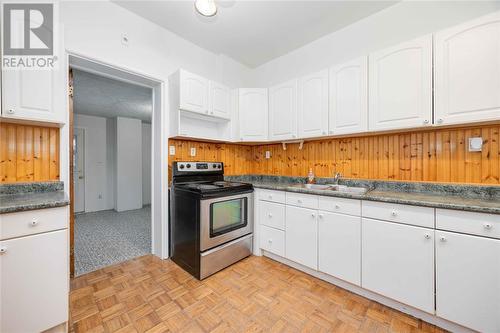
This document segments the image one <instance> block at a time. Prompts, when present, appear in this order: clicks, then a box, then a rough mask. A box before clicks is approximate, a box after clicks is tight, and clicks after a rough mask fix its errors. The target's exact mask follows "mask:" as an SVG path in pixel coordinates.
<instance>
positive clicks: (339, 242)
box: [318, 212, 361, 286]
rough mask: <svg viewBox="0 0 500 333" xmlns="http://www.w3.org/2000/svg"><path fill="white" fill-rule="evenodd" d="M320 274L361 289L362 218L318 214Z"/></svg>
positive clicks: (324, 213)
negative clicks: (331, 276) (328, 275)
mask: <svg viewBox="0 0 500 333" xmlns="http://www.w3.org/2000/svg"><path fill="white" fill-rule="evenodd" d="M318 238H319V240H318V242H319V243H318V249H319V250H318V255H319V257H318V261H319V262H318V266H319V270H320V271H321V272H324V273H327V274H330V275H333V276H335V277H337V278H339V279H342V280H345V281H347V282H351V283H353V284H355V285H358V286H359V285H361V217H357V216H349V215H343V214H332V213H326V212H319V219H318Z"/></svg>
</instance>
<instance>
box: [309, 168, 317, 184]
mask: <svg viewBox="0 0 500 333" xmlns="http://www.w3.org/2000/svg"><path fill="white" fill-rule="evenodd" d="M314 178H315V177H314V172H313V169H312V168H310V169H309V173H308V174H307V183H308V184H314V183H316V179H314Z"/></svg>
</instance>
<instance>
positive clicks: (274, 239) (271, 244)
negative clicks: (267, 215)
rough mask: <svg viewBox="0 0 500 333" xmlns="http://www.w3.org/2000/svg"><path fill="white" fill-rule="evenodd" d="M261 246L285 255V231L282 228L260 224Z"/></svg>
mask: <svg viewBox="0 0 500 333" xmlns="http://www.w3.org/2000/svg"><path fill="white" fill-rule="evenodd" d="M260 247H261V249H263V250H265V251H268V252H272V253H274V254H277V255H279V256H282V257H284V256H285V232H284V231H282V230H278V229H274V228H270V227H266V226H265V225H262V226H260Z"/></svg>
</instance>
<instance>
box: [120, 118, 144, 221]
mask: <svg viewBox="0 0 500 333" xmlns="http://www.w3.org/2000/svg"><path fill="white" fill-rule="evenodd" d="M141 133H142V125H141V121H140V120H139V119H131V118H123V117H117V118H116V192H115V195H116V207H115V209H116V210H117V211H118V212H122V211H125V210H132V209H139V208H142V134H141Z"/></svg>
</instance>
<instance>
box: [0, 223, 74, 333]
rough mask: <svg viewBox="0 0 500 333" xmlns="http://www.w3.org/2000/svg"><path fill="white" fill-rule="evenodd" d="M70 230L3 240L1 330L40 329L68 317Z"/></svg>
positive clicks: (34, 330) (1, 257)
mask: <svg viewBox="0 0 500 333" xmlns="http://www.w3.org/2000/svg"><path fill="white" fill-rule="evenodd" d="M67 234H68V231H67V230H60V231H53V232H48V233H43V234H37V235H34V236H26V237H21V238H15V239H11V240H7V241H1V242H0V247H2V248H3V249H4V250H5V252H4V253H2V254H0V267H1V268H2V277H1V280H0V292H1V295H2V297H1V299H0V305H1V306H0V311H1V314H0V317H1V318H2V320H1V321H0V325H1V327H0V331H1V332H12V333H15V332H41V331H44V330H46V329H49V328H51V327H54V326H56V325H58V324H61V323H63V322H65V321H67V320H68V284H69V275H68V265H69V263H68V238H67Z"/></svg>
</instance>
